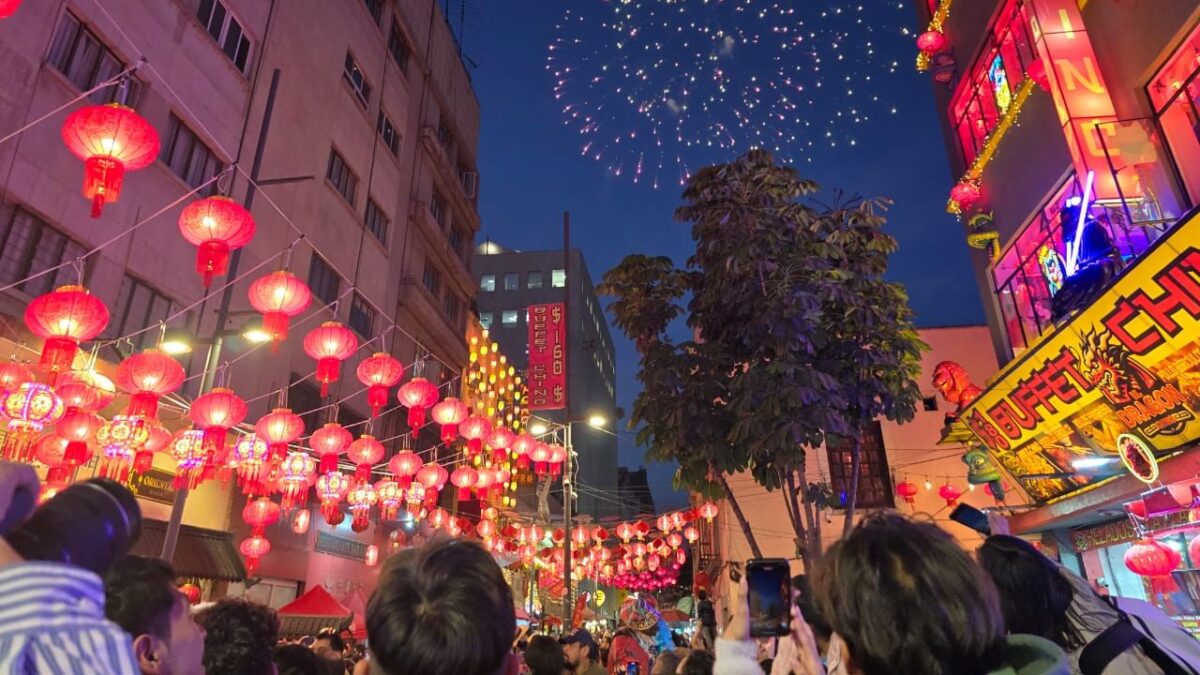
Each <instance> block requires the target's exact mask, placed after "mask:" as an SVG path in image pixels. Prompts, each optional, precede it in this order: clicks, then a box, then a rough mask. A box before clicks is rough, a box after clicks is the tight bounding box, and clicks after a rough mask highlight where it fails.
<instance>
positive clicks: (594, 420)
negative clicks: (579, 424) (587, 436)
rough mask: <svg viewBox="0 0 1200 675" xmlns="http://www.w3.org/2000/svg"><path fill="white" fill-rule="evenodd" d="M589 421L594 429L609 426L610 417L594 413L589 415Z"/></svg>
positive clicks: (589, 424)
mask: <svg viewBox="0 0 1200 675" xmlns="http://www.w3.org/2000/svg"><path fill="white" fill-rule="evenodd" d="M587 423H588V426H590V427H592V428H593V429H603V428H604V427H606V426H608V418H607V417H605V416H604V415H599V414H594V415H591V416H589V417H588V420H587Z"/></svg>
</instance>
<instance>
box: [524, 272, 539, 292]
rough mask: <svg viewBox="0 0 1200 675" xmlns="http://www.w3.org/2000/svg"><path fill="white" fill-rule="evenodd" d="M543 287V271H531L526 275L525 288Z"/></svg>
mask: <svg viewBox="0 0 1200 675" xmlns="http://www.w3.org/2000/svg"><path fill="white" fill-rule="evenodd" d="M541 287H542V273H541V272H529V273H528V274H526V275H525V288H530V289H533V288H541Z"/></svg>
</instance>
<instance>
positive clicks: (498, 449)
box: [484, 425, 517, 462]
mask: <svg viewBox="0 0 1200 675" xmlns="http://www.w3.org/2000/svg"><path fill="white" fill-rule="evenodd" d="M516 439H517V436H516V434H514V433H513V432H511V431H509V430H508V429H505V428H504V427H503V426H500V425H496V426H495V428H493V429H492V432H491V433H490V434H488V435H487V438H486V439H484V442H485V443H487V444H488V445H489V446H491V448H492V461H493V462H503V461H504V460H506V459H508V449H509V448H511V447H512V446H513V443H514V442H515V441H516Z"/></svg>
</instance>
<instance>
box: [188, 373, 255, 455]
mask: <svg viewBox="0 0 1200 675" xmlns="http://www.w3.org/2000/svg"><path fill="white" fill-rule="evenodd" d="M246 413H247V408H246V402H245V401H244V400H242V397H241V396H238V395H237V394H235V393H233V390H232V389H226V388H224V387H215V388H213V390H212V391H210V392H208V393H207V394H201V395H200V396H199V397H197V398H196V400H195V401H193V402H192V407H191V409H190V410H189V411H188V415H189V416H190V417H191V418H192V421H193V422H195V423H196V426H198V427H200V428H201V429H203V430H204V449H205V450H206V451H208V452H210V453H213V455H215V456H216V457H218V458H220V457H222V456H224V454H225V436H226V435H227V434H228V433H229V430H230V429H232V428H233V427H236V426H237V425H239V424H241V423H242V420H244V419H246Z"/></svg>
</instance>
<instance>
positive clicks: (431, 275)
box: [421, 258, 442, 298]
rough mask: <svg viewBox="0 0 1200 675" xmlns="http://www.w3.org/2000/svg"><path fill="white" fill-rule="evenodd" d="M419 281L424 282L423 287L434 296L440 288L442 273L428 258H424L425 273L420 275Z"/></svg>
mask: <svg viewBox="0 0 1200 675" xmlns="http://www.w3.org/2000/svg"><path fill="white" fill-rule="evenodd" d="M421 281H422V282H424V284H425V289H426V290H428V291H429V293H430V294H431V295H432V296H433V297H435V298H436V297H437V295H438V292H439V291H441V290H442V273H441V271H439V270H438V268H437V265H434V264H433V260H430V259H429V258H426V259H425V273H424V274H422V275H421Z"/></svg>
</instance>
